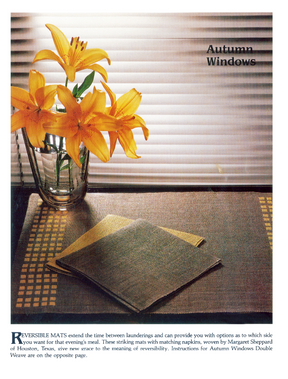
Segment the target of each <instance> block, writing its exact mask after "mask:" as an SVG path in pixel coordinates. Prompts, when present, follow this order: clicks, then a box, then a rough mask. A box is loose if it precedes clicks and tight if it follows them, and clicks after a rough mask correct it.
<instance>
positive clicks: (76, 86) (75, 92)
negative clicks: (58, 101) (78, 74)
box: [72, 83, 78, 97]
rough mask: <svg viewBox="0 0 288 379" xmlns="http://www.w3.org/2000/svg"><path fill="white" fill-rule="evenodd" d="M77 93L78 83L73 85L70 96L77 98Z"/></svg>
mask: <svg viewBox="0 0 288 379" xmlns="http://www.w3.org/2000/svg"><path fill="white" fill-rule="evenodd" d="M77 91H78V83H77V84H76V85H75V87H74V88H73V91H72V95H73V96H74V97H77Z"/></svg>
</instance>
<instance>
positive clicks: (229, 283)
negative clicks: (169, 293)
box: [11, 192, 272, 322]
mask: <svg viewBox="0 0 288 379" xmlns="http://www.w3.org/2000/svg"><path fill="white" fill-rule="evenodd" d="M109 214H115V215H119V216H121V217H125V218H129V219H137V218H142V219H146V220H147V221H149V222H150V223H152V224H154V225H160V226H162V227H166V228H169V229H174V230H179V231H183V232H186V233H193V234H196V235H198V236H203V237H204V238H205V242H203V243H202V244H201V245H200V246H199V247H198V248H197V249H198V250H199V254H201V253H207V254H209V253H211V252H213V254H214V255H215V256H217V257H219V258H220V259H221V262H222V266H221V268H218V267H215V268H214V269H212V270H211V272H209V274H208V275H203V276H202V277H201V278H200V279H199V280H197V281H195V282H193V283H192V284H191V285H189V286H187V287H185V288H184V289H183V290H182V291H180V292H179V293H177V294H175V296H173V297H172V298H169V300H165V301H163V302H161V303H159V304H156V305H155V306H153V307H152V308H151V309H149V313H150V314H151V315H153V314H154V315H175V314H176V315H201V314H219V313H227V314H229V313H234V314H250V313H253V314H258V313H263V312H264V313H272V249H271V247H272V198H271V195H270V194H267V195H266V194H262V193H257V192H215V193H214V192H159V193H149V192H147V193H95V194H87V196H86V198H85V200H84V201H83V203H82V204H81V205H79V206H78V207H76V208H75V209H74V210H72V211H69V212H57V211H55V210H53V209H51V208H48V207H47V206H45V205H44V204H43V203H42V202H41V200H40V199H39V196H38V195H36V194H33V195H31V197H30V199H29V206H28V210H27V214H26V218H25V222H24V225H23V229H22V233H21V236H20V240H19V244H18V249H17V251H16V254H15V259H14V262H13V267H12V299H11V307H12V315H33V314H38V315H41V314H42V315H44V314H50V315H51V314H54V315H55V314H61V315H71V314H81V315H87V314H90V315H114V316H115V317H116V320H117V315H118V316H119V315H125V314H129V312H130V311H129V310H127V308H126V307H125V306H123V305H122V304H120V303H119V302H117V301H115V300H114V299H112V298H110V297H109V296H107V295H106V294H105V293H104V292H103V291H101V290H95V285H92V284H91V283H89V282H86V281H82V280H79V279H78V278H75V277H71V276H67V275H60V274H57V273H56V272H54V271H51V270H49V269H48V268H47V267H46V263H47V262H48V261H50V260H51V259H52V258H53V257H56V255H57V254H60V253H61V252H63V251H64V250H65V249H67V248H68V247H69V246H70V245H71V244H73V243H74V242H75V241H77V240H78V239H79V238H80V237H81V236H83V235H84V234H85V233H87V232H88V231H89V230H91V229H92V228H93V227H95V225H97V224H98V223H99V222H100V221H101V220H103V219H104V218H105V217H106V216H107V215H109ZM67 317H68V316H67ZM67 322H69V319H67Z"/></svg>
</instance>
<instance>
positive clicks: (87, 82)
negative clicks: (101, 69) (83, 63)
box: [76, 71, 95, 97]
mask: <svg viewBox="0 0 288 379" xmlns="http://www.w3.org/2000/svg"><path fill="white" fill-rule="evenodd" d="M94 76H95V71H92V72H91V74H89V75H88V76H86V78H85V79H84V82H83V83H82V84H81V86H80V87H79V88H78V90H77V95H76V97H80V96H81V95H82V93H83V92H84V91H86V89H88V88H89V87H90V86H91V84H92V83H93V80H94Z"/></svg>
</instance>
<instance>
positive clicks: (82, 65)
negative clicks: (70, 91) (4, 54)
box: [33, 24, 111, 82]
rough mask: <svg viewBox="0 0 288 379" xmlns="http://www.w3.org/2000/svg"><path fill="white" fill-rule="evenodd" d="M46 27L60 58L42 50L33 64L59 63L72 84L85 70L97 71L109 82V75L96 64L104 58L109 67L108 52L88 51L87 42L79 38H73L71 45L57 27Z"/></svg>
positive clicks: (100, 50)
mask: <svg viewBox="0 0 288 379" xmlns="http://www.w3.org/2000/svg"><path fill="white" fill-rule="evenodd" d="M46 27H47V28H48V29H49V30H50V32H51V34H52V38H53V41H54V44H55V47H56V50H57V52H58V54H59V56H58V55H57V54H55V53H54V52H53V51H51V50H41V51H39V52H38V53H37V54H36V56H35V58H34V61H33V63H35V62H38V61H40V60H43V59H51V60H54V61H56V62H58V63H59V64H60V66H61V67H62V68H63V70H64V71H65V72H66V75H67V78H68V79H69V80H70V82H74V80H75V75H76V72H77V71H80V70H84V69H91V70H93V71H97V72H98V73H99V74H100V75H102V77H103V78H104V80H105V81H106V82H107V80H108V75H107V72H106V70H105V69H104V68H103V67H102V66H100V65H98V64H95V62H98V61H100V60H101V59H104V58H105V59H107V61H108V63H109V65H110V64H111V61H110V58H109V57H108V54H107V53H106V51H104V50H102V49H86V46H87V42H85V43H84V42H80V41H79V37H78V38H74V37H73V38H72V39H71V43H69V41H68V39H67V38H66V36H65V35H64V34H63V33H62V32H61V30H60V29H58V28H57V27H56V26H54V25H52V24H46Z"/></svg>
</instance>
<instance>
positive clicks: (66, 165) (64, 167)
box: [60, 162, 70, 171]
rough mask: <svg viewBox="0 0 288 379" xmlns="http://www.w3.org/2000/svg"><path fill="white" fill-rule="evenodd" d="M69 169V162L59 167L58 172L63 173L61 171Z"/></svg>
mask: <svg viewBox="0 0 288 379" xmlns="http://www.w3.org/2000/svg"><path fill="white" fill-rule="evenodd" d="M69 168H70V162H69V163H67V164H65V166H63V167H61V168H60V171H63V170H68V169H69Z"/></svg>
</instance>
